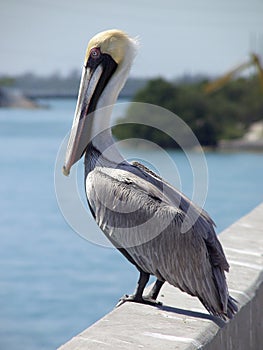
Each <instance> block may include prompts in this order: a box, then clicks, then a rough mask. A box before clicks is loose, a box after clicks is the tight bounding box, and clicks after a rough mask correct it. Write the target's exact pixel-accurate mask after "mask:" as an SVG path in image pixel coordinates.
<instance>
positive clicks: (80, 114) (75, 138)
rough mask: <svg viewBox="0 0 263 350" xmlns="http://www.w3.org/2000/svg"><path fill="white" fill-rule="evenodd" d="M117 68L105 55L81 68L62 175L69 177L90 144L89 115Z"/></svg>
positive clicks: (90, 119) (90, 120) (90, 123)
mask: <svg viewBox="0 0 263 350" xmlns="http://www.w3.org/2000/svg"><path fill="white" fill-rule="evenodd" d="M116 68H117V64H116V62H115V61H114V60H113V59H112V58H111V57H110V56H109V55H106V54H101V56H100V60H98V62H97V61H96V62H95V64H94V62H91V63H90V61H88V62H87V64H86V65H85V66H84V67H83V71H82V77H81V82H80V88H79V95H78V101H77V106H76V111H75V116H74V120H73V125H72V128H71V133H70V137H69V141H68V146H67V151H66V157H65V163H64V166H63V174H64V175H66V176H67V175H69V172H70V168H71V167H72V165H73V164H74V163H76V162H77V161H78V160H79V159H80V158H81V157H82V155H83V154H84V153H85V150H86V148H87V146H88V144H89V143H90V141H91V140H90V138H91V137H90V135H89V134H90V130H91V125H92V117H91V114H92V113H93V112H94V111H95V109H96V106H97V102H98V100H99V98H100V96H101V93H102V91H103V90H104V88H105V86H106V85H107V83H108V81H109V79H110V78H111V76H112V74H113V73H114V72H115V70H116Z"/></svg>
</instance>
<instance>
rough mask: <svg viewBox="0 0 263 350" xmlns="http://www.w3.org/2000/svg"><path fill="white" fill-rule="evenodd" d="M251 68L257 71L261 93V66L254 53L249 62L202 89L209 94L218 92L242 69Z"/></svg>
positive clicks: (262, 75)
mask: <svg viewBox="0 0 263 350" xmlns="http://www.w3.org/2000/svg"><path fill="white" fill-rule="evenodd" d="M251 66H255V67H256V68H257V70H258V76H259V80H260V85H261V88H262V92H263V68H262V65H261V63H260V59H259V56H258V55H256V54H255V53H251V54H250V59H249V61H247V62H244V63H242V64H240V65H238V66H237V67H235V68H233V69H231V70H230V71H229V72H227V73H226V74H224V75H223V76H222V77H220V78H218V79H216V80H213V81H212V82H210V83H208V84H206V85H205V88H204V90H205V93H207V94H210V93H212V92H214V91H216V90H219V89H220V88H221V87H223V86H224V85H225V84H227V83H228V82H229V81H230V80H231V79H233V78H234V76H235V75H236V74H237V73H239V72H241V71H243V70H244V69H246V68H248V67H251Z"/></svg>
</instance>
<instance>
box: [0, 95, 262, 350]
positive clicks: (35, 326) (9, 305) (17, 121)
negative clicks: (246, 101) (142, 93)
mask: <svg viewBox="0 0 263 350" xmlns="http://www.w3.org/2000/svg"><path fill="white" fill-rule="evenodd" d="M49 104H50V106H51V108H48V109H40V110H32V111H28V110H6V109H1V110H0V161H1V165H0V166H1V181H0V199H1V200H0V213H1V216H0V228H1V234H0V264H1V269H0V349H10V350H13V349H27V350H33V349H34V350H35V349H54V348H56V347H58V346H59V345H60V344H62V343H64V342H66V341H67V340H68V339H69V338H71V337H72V336H74V335H76V334H77V333H79V332H80V331H81V330H83V329H84V328H86V327H87V326H89V325H90V324H92V323H93V322H94V321H96V320H97V319H99V318H100V317H101V316H103V315H104V314H105V313H107V312H109V311H110V310H111V309H112V308H113V307H114V305H115V304H116V302H117V300H118V298H119V297H120V296H122V295H123V294H124V293H127V292H132V291H133V289H134V286H135V281H136V279H137V272H136V271H135V269H134V268H133V267H132V266H131V265H130V264H129V263H128V262H127V261H126V260H125V259H124V258H123V257H122V256H121V255H120V254H119V253H118V252H117V251H115V250H114V249H111V248H103V247H101V246H97V245H95V244H91V243H90V242H88V241H86V240H84V239H82V238H80V237H79V236H78V235H77V234H76V233H74V231H73V230H72V229H71V228H70V227H69V226H68V224H67V223H66V222H65V220H64V218H63V216H62V214H61V213H60V211H59V209H58V205H57V201H56V196H55V190H54V180H53V174H54V164H55V159H56V155H57V150H58V148H59V146H60V143H61V141H62V139H63V138H64V136H65V134H66V133H67V131H68V130H69V128H70V126H71V121H72V116H73V113H74V104H75V102H74V101H71V100H53V101H52V100H50V101H49ZM124 152H126V154H127V156H128V157H131V156H132V155H133V154H134V155H136V154H138V153H140V156H139V158H142V157H143V158H145V159H148V160H149V159H150V161H151V162H152V163H154V161H156V163H157V164H158V167H159V168H160V169H161V168H162V155H160V154H159V153H158V152H153V151H151V150H147V149H145V150H142V151H140V152H138V150H130V149H124ZM169 155H170V156H171V158H172V159H174V160H175V162H176V165H177V166H178V169H179V173H180V178H181V183H182V189H183V190H184V192H186V193H187V194H188V195H191V192H192V180H193V178H192V175H191V172H189V166H187V165H186V163H185V157H184V156H183V154H181V153H179V152H169ZM206 161H207V165H208V175H209V186H208V193H207V199H206V203H205V209H206V210H207V211H208V212H209V213H210V214H211V216H212V217H213V219H214V220H215V222H216V223H217V226H218V232H220V231H221V230H222V229H224V228H225V227H227V226H228V225H229V224H231V223H232V222H234V221H235V220H237V219H238V218H239V217H241V216H242V215H244V214H246V213H247V212H248V211H249V210H251V209H253V208H254V207H255V206H256V205H257V204H259V203H260V202H261V201H262V199H263V198H262V197H263V196H262V194H263V182H262V174H263V154H261V153H214V152H209V153H207V154H206ZM165 166H167V165H165V164H164V167H165ZM169 180H170V181H173V173H170V175H169ZM199 181H202V179H201V180H200V179H199ZM175 182H176V181H175ZM88 220H90V222H91V220H92V219H91V218H90V219H88ZM90 225H92V223H91V224H90ZM90 227H92V229H94V228H93V226H90ZM95 230H96V229H95ZM97 232H99V231H97Z"/></svg>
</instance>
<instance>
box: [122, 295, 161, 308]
mask: <svg viewBox="0 0 263 350" xmlns="http://www.w3.org/2000/svg"><path fill="white" fill-rule="evenodd" d="M126 301H130V302H133V303H140V304H147V305H152V306H161V305H163V304H162V303H161V302H160V301H156V300H155V299H153V298H152V297H150V296H138V295H136V294H132V295H127V294H125V295H124V296H123V297H121V298H120V300H119V302H118V303H117V305H116V307H119V306H120V305H122V304H124V303H125V302H126Z"/></svg>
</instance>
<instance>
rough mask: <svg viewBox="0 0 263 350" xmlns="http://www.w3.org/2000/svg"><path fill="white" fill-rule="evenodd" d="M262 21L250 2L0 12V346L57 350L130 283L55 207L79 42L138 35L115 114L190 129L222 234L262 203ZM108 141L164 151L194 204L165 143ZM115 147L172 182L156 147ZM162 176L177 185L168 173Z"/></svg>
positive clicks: (186, 176)
mask: <svg viewBox="0 0 263 350" xmlns="http://www.w3.org/2000/svg"><path fill="white" fill-rule="evenodd" d="M262 23H263V3H262V1H260V0H251V1H249V2H248V1H245V0H232V1H227V0H222V1H220V2H218V1H211V0H200V1H198V2H196V1H194V0H175V1H168V0H163V1H159V0H158V1H155V2H154V4H153V3H152V2H150V1H146V0H142V1H137V0H134V1H133V2H132V3H125V2H122V1H114V0H113V1H111V2H109V1H104V0H97V1H96V2H93V1H89V0H86V1H81V0H76V1H74V2H73V1H61V0H58V1H55V2H54V1H50V0H38V1H33V0H24V1H18V0H9V1H5V2H4V1H2V2H1V3H0V33H1V35H0V47H1V50H0V63H1V64H0V159H1V182H0V213H1V215H0V228H1V234H0V264H1V269H0V348H1V349H7V348H8V349H18V348H19V349H21V348H24V349H27V350H31V349H32V350H33V349H54V348H56V347H58V346H59V345H61V344H62V343H64V342H66V341H67V340H68V339H70V338H71V337H72V336H74V335H76V334H77V333H78V332H80V331H81V330H83V329H84V328H86V327H88V326H89V325H91V324H92V323H93V322H95V321H96V320H97V319H99V318H100V317H102V316H103V315H104V314H105V313H107V312H109V311H110V310H111V309H112V308H113V307H114V305H115V304H116V303H117V301H118V299H119V297H121V296H122V295H123V294H125V293H131V292H132V291H133V289H134V287H135V281H136V279H137V272H136V271H135V269H134V268H133V266H131V265H130V264H129V263H128V262H127V261H126V260H125V259H124V258H123V257H122V256H120V254H119V253H118V252H116V251H115V250H114V249H112V248H106V247H102V246H99V245H95V244H92V243H90V242H88V241H87V240H84V239H82V238H81V237H80V236H78V235H77V234H76V233H75V232H74V230H72V228H71V227H69V226H68V224H67V223H66V221H65V220H64V218H63V216H62V214H61V213H60V210H59V208H58V204H57V201H56V195H55V188H54V180H53V179H54V167H55V162H56V157H57V152H58V149H59V147H60V145H61V143H62V141H63V139H64V137H65V136H66V134H67V132H68V131H69V129H70V127H71V123H72V119H73V115H74V109H75V103H76V96H77V91H78V85H79V79H80V72H81V67H82V62H83V58H84V55H85V50H86V46H87V44H88V41H89V39H90V38H91V37H92V36H93V35H94V34H96V33H97V32H100V31H102V30H106V29H111V28H119V29H122V30H124V31H126V32H127V33H129V35H131V36H134V37H137V36H138V37H139V40H140V50H139V53H138V56H137V57H136V60H135V63H134V66H133V68H132V71H131V75H130V79H129V80H128V82H127V84H126V86H125V87H124V90H123V91H122V93H121V96H120V98H119V102H122V104H121V105H120V108H118V109H117V111H116V112H114V115H113V119H114V120H122V121H124V122H126V121H130V120H132V117H133V111H132V109H131V108H128V106H129V102H131V101H138V102H148V103H152V104H156V105H159V106H162V107H165V108H168V109H169V110H171V111H172V112H173V113H175V114H177V115H179V116H180V118H182V119H183V120H184V121H185V122H186V123H187V124H188V125H189V126H190V127H191V129H192V130H193V131H194V133H195V134H196V136H197V137H198V139H199V142H200V144H201V145H202V146H203V149H204V151H205V155H206V162H207V169H208V176H209V184H208V191H207V198H206V203H205V209H206V210H207V211H208V212H209V213H210V215H211V216H212V217H213V219H214V221H215V222H216V224H217V232H218V233H220V231H222V230H223V229H224V228H226V227H227V226H229V225H230V224H231V223H233V222H234V221H235V220H237V219H238V218H239V217H241V216H243V215H245V214H246V213H247V212H248V211H250V210H251V209H253V208H254V207H255V206H256V205H257V204H259V203H260V202H261V201H262V194H263V184H262V173H263V153H262V150H263V121H262V117H263V71H262V61H263V29H262ZM164 122H165V121H164ZM171 128H173V126H172V125H171ZM114 135H115V137H116V138H117V139H127V138H133V137H140V138H142V139H144V138H147V139H149V140H150V141H153V142H155V143H157V144H158V145H159V146H160V147H162V148H164V149H165V150H166V151H167V152H168V154H169V156H170V158H171V159H173V160H174V162H175V164H176V166H177V168H178V173H179V175H180V179H181V189H182V190H183V191H184V192H185V193H186V194H187V195H188V196H189V197H191V196H192V192H193V174H192V169H191V166H189V163H188V161H187V158H186V157H185V155H184V154H183V152H181V151H180V149H178V146H177V145H176V144H174V143H173V141H172V140H170V139H169V137H167V135H163V134H162V133H160V132H157V131H156V130H153V129H151V128H148V129H147V128H146V129H145V128H140V127H139V126H138V125H137V126H136V125H135V126H133V127H129V128H127V126H125V125H120V126H118V127H115V128H114ZM122 152H123V153H124V154H125V155H126V156H127V157H128V158H129V159H131V158H133V159H139V160H141V161H148V163H146V165H147V166H151V165H152V167H153V168H154V169H156V168H158V171H159V172H160V173H161V174H162V171H163V172H164V173H168V174H169V169H170V168H169V164H167V163H165V162H164V160H163V157H162V154H161V153H158V151H156V150H155V152H153V151H152V150H151V148H147V147H138V145H137V147H136V148H135V147H133V146H132V145H130V146H129V147H124V149H123V150H122ZM196 154H197V157H198V152H196ZM136 157H137V158H136ZM80 163H81V162H80ZM81 172H82V165H81V164H80V173H81ZM169 181H170V182H172V183H173V184H174V185H177V184H178V183H177V181H176V180H175V179H173V174H172V173H171V174H170V176H169ZM199 183H200V186H202V179H199ZM87 220H88V226H89V228H90V230H92V232H93V234H98V235H100V233H99V230H98V229H97V227H96V226H95V224H94V223H93V221H92V218H91V217H89V216H88V217H87Z"/></svg>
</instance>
